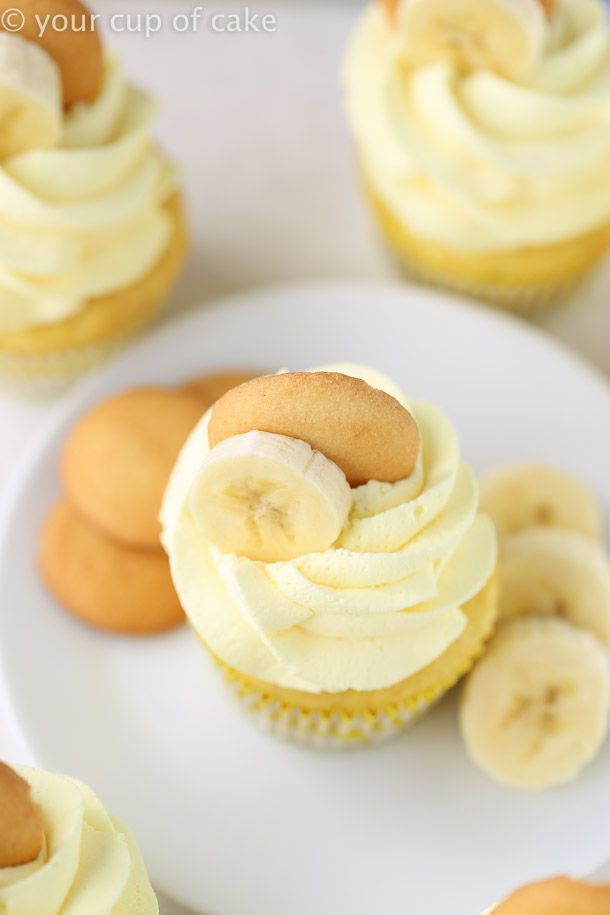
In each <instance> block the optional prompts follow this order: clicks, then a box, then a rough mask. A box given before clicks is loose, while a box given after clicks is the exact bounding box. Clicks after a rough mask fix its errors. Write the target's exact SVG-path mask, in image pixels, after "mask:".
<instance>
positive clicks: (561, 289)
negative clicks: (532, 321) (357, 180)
mask: <svg viewBox="0 0 610 915" xmlns="http://www.w3.org/2000/svg"><path fill="white" fill-rule="evenodd" d="M364 183H365V190H366V193H367V196H368V198H369V200H370V202H371V205H372V208H373V212H374V213H375V216H376V219H377V222H378V224H379V227H380V229H381V233H382V235H383V237H384V238H385V240H386V241H387V242H388V244H389V246H390V248H391V250H392V252H393V253H394V254H395V255H396V257H397V258H398V261H399V264H400V266H401V267H402V268H403V270H404V271H405V272H406V274H407V275H408V277H409V278H410V279H413V280H415V281H417V282H421V283H425V284H426V285H430V286H436V287H439V288H444V289H449V290H452V291H454V292H458V293H461V294H463V295H468V296H471V297H473V298H476V299H481V300H482V301H484V302H487V303H488V304H490V305H495V306H497V307H499V308H503V309H506V310H508V311H514V312H520V313H527V312H530V311H534V310H537V309H539V308H544V307H547V306H549V305H554V304H557V303H559V302H561V301H563V300H565V299H566V298H568V296H570V295H571V294H572V293H573V292H574V290H575V289H576V287H577V286H578V284H579V283H580V282H581V281H582V280H583V279H584V278H585V277H586V276H587V274H588V273H589V272H590V271H591V269H592V268H593V267H594V266H595V265H596V264H597V262H598V261H599V260H600V259H601V258H602V257H603V255H604V254H605V253H606V252H607V250H608V248H610V224H607V225H604V226H602V227H601V228H600V229H597V230H596V231H595V232H591V233H589V234H587V235H583V236H581V237H578V238H574V239H571V240H569V241H566V242H562V243H560V244H555V245H547V246H544V247H538V248H522V249H520V250H516V251H508V252H501V253H497V254H494V253H489V254H474V253H468V252H460V251H457V250H453V249H451V248H448V247H446V246H444V245H441V244H439V243H437V242H434V241H432V240H431V239H427V238H421V237H418V236H416V235H414V234H413V233H412V232H411V231H410V230H409V229H408V228H407V227H406V226H405V225H404V224H402V223H401V222H400V220H399V219H398V217H397V216H396V215H395V214H394V213H393V212H392V210H391V209H390V208H389V207H388V206H387V205H386V204H385V202H384V201H383V200H382V199H381V197H380V196H379V194H378V193H377V192H376V191H375V190H374V188H373V187H372V185H371V182H370V181H368V180H367V179H366V178H365V179H364Z"/></svg>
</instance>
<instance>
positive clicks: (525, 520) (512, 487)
mask: <svg viewBox="0 0 610 915" xmlns="http://www.w3.org/2000/svg"><path fill="white" fill-rule="evenodd" d="M481 511H484V512H486V513H487V514H488V515H491V517H492V520H493V521H494V523H495V525H496V528H497V530H498V533H499V534H500V535H501V536H503V535H507V534H515V533H517V532H518V531H523V530H525V529H526V528H529V527H560V528H566V529H568V530H573V531H580V532H581V533H582V534H585V535H586V536H587V537H592V538H594V539H596V540H600V539H601V537H602V516H601V512H600V509H599V506H598V504H597V502H596V501H595V499H594V498H593V496H592V495H591V493H590V492H589V490H588V489H587V488H586V487H585V486H583V484H582V483H581V482H580V481H579V480H575V479H574V477H572V476H570V475H569V474H567V473H565V472H564V471H563V470H557V469H556V468H554V467H546V466H545V465H544V464H514V465H511V466H509V467H504V468H502V469H500V470H496V471H495V472H494V473H491V474H489V476H487V478H486V479H484V480H483V482H482V483H481Z"/></svg>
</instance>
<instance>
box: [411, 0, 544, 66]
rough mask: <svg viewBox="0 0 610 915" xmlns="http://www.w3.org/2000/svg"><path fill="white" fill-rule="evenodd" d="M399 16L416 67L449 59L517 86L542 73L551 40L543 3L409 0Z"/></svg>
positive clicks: (531, 1)
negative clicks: (504, 78)
mask: <svg viewBox="0 0 610 915" xmlns="http://www.w3.org/2000/svg"><path fill="white" fill-rule="evenodd" d="M396 17H397V24H398V26H399V28H400V34H401V38H403V39H404V42H405V43H404V45H403V52H404V56H405V58H406V59H407V60H408V62H409V63H410V64H413V65H414V66H426V65H427V64H433V63H438V61H440V60H449V61H451V62H452V63H453V64H454V65H455V66H456V67H457V68H458V70H460V71H461V72H466V73H468V72H471V71H473V70H492V71H493V72H495V73H498V74H500V75H501V76H504V77H506V78H507V79H510V80H515V81H517V82H521V81H523V80H525V79H526V78H527V77H528V76H529V75H530V74H531V73H532V72H533V71H534V70H535V69H536V67H537V65H538V63H539V62H540V60H541V58H542V53H543V51H544V47H545V41H546V35H547V21H546V14H545V12H544V9H543V7H542V5H541V4H540V3H539V2H538V0H484V2H481V0H405V2H402V3H400V5H399V6H398V8H397V10H396Z"/></svg>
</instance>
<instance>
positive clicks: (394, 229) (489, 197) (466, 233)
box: [344, 0, 610, 311]
mask: <svg viewBox="0 0 610 915" xmlns="http://www.w3.org/2000/svg"><path fill="white" fill-rule="evenodd" d="M609 76H610V29H609V26H608V20H607V15H606V10H605V8H604V3H603V2H602V0H544V2H542V0H460V2H453V0H387V2H385V3H382V2H372V3H370V4H369V6H368V8H367V9H366V10H365V12H364V13H363V14H362V17H361V19H360V20H359V22H358V24H357V26H356V29H355V31H354V34H353V36H352V38H351V40H350V43H349V47H348V51H347V58H346V61H345V68H344V85H345V94H346V103H347V111H348V117H349V121H350V124H351V128H352V131H353V135H354V139H355V144H356V150H357V158H358V162H359V167H360V171H361V175H362V182H363V185H364V188H365V191H366V195H367V197H368V198H369V200H370V202H371V204H372V207H373V210H374V212H375V214H376V216H377V219H378V222H379V225H380V227H381V231H382V234H383V236H385V238H386V240H387V241H388V242H389V244H390V246H391V248H392V249H393V251H394V252H395V253H396V254H397V255H398V258H399V260H400V262H401V264H402V265H403V266H404V267H405V268H406V270H407V272H408V273H409V275H410V276H412V277H414V278H415V279H418V280H422V281H424V282H428V283H431V284H433V285H438V286H443V287H447V288H450V289H453V290H457V291H460V292H464V293H467V294H470V295H473V296H475V297H477V298H480V299H482V300H484V301H488V302H490V303H493V304H496V305H499V306H502V307H505V308H509V309H514V310H517V311H527V310H529V309H531V308H533V307H535V306H540V305H545V304H547V303H551V302H553V301H556V300H558V299H560V298H562V297H564V296H565V295H566V294H567V293H568V292H569V291H571V290H572V289H573V288H574V287H575V285H576V284H577V283H578V281H579V280H581V279H582V278H583V277H584V276H585V275H586V274H587V273H588V272H589V271H590V269H591V268H592V267H593V266H594V265H595V264H596V263H597V262H598V261H599V259H600V258H601V257H602V255H603V254H604V253H605V252H606V251H607V249H608V246H609V245H610V180H609V178H610V133H609V132H608V130H607V128H606V113H607V98H608V96H607V90H606V87H607V82H608V78H609Z"/></svg>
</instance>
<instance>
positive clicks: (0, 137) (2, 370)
mask: <svg viewBox="0 0 610 915" xmlns="http://www.w3.org/2000/svg"><path fill="white" fill-rule="evenodd" d="M13 6H15V4H13ZM22 6H23V10H24V13H23V16H24V20H23V28H22V29H21V30H20V31H19V32H15V33H12V34H9V33H5V32H0V157H1V161H0V378H1V379H2V380H3V381H4V382H7V381H8V382H9V383H12V384H13V386H17V387H19V388H21V389H24V390H25V391H26V392H27V391H29V390H31V391H33V392H34V393H36V392H37V391H39V390H40V391H42V392H45V391H48V390H49V389H50V388H53V387H54V386H58V385H59V386H61V385H63V384H65V382H67V381H69V380H70V379H72V378H73V377H74V376H75V375H77V374H78V373H80V372H82V371H84V370H86V369H88V368H89V367H91V366H93V365H94V364H96V363H98V362H99V361H100V360H101V359H102V358H104V357H105V356H107V355H108V354H109V353H110V352H111V351H112V350H113V349H115V348H116V347H117V346H118V345H120V344H122V343H123V342H124V341H125V340H126V339H127V338H129V337H130V336H131V335H132V334H134V333H135V332H136V331H137V330H139V329H140V328H142V327H143V326H144V325H145V324H146V323H147V322H149V321H151V319H153V318H154V317H155V316H156V314H157V313H158V311H159V309H160V307H161V306H162V304H163V303H164V301H165V300H166V298H167V296H168V294H169V292H170V290H171V289H172V287H173V285H174V282H175V280H176V277H177V275H178V272H179V270H180V267H181V265H182V262H183V259H184V255H185V250H186V236H185V228H184V222H183V214H182V207H181V203H180V197H179V194H178V176H177V172H176V169H175V168H174V166H173V165H172V163H171V162H170V160H169V159H168V157H167V156H166V155H165V153H164V152H163V151H161V150H160V149H159V148H158V147H157V146H156V145H155V143H154V142H153V140H152V135H151V130H152V126H153V123H154V119H155V115H156V104H155V102H154V100H153V99H152V98H151V97H150V96H149V95H148V94H146V93H145V92H143V91H141V90H139V89H137V88H135V87H134V86H133V85H131V84H130V83H129V81H128V80H127V79H126V78H125V76H124V74H123V72H122V69H121V65H120V62H119V61H118V60H117V59H116V58H115V57H114V56H113V55H112V54H111V53H109V52H107V51H106V50H105V49H104V48H103V46H102V43H101V39H100V36H99V33H98V32H97V31H96V30H94V29H93V28H92V27H90V28H89V29H88V30H84V31H80V30H79V31H66V32H61V33H60V32H56V31H55V32H54V31H53V29H52V28H51V27H49V28H48V30H46V31H45V34H44V36H43V37H42V38H41V37H40V36H39V33H40V29H39V28H38V27H37V26H36V24H35V22H34V21H31V20H32V17H33V16H34V13H32V12H30V9H31V4H22ZM47 6H48V7H49V10H48V11H49V13H53V10H52V9H51V7H56V10H55V15H58V16H61V15H67V14H69V19H68V21H70V22H73V24H74V25H75V26H76V25H78V24H79V23H80V21H81V19H80V17H81V16H82V17H84V21H85V22H86V23H90V22H91V20H90V15H91V14H90V13H89V12H88V10H87V9H86V8H85V7H84V6H82V5H81V4H80V3H78V2H76V0H56V2H55V3H53V4H47ZM17 7H19V4H17ZM45 9H46V8H45ZM14 12H15V11H14V10H13V14H14ZM26 13H27V15H26ZM72 16H74V17H76V19H72V18H71V17H72ZM79 28H80V25H79ZM14 111H17V112H18V115H16V117H17V121H16V122H15V117H13V116H12V114H11V112H14ZM9 115H11V116H9Z"/></svg>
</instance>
